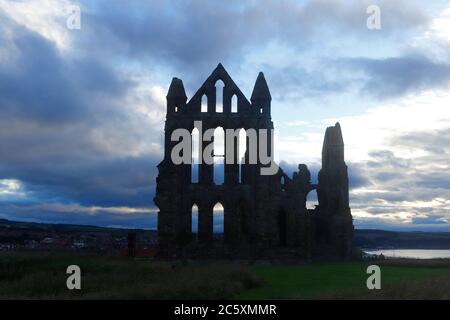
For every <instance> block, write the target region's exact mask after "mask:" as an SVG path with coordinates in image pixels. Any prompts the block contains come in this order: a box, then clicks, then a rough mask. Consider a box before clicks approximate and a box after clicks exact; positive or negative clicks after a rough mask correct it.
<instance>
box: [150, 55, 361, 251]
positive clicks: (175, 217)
mask: <svg viewBox="0 0 450 320" xmlns="http://www.w3.org/2000/svg"><path fill="white" fill-rule="evenodd" d="M271 100H272V97H271V94H270V90H269V87H268V85H267V82H266V79H265V77H264V75H263V73H259V75H258V76H257V79H256V82H255V85H254V89H253V92H252V94H251V98H250V101H249V100H248V99H247V98H246V97H245V96H244V94H243V93H242V92H241V90H240V89H239V88H238V86H237V85H236V84H235V82H234V81H233V80H232V79H231V77H230V76H229V74H228V73H227V71H226V70H225V69H224V67H223V66H222V65H221V64H219V65H218V66H217V67H216V68H215V69H214V71H213V72H212V73H211V75H210V76H209V77H208V78H207V79H206V81H205V82H204V83H203V84H202V86H201V87H200V88H199V89H198V90H197V92H196V93H195V94H194V95H193V96H192V97H191V99H190V100H189V101H188V99H187V96H186V92H185V89H184V86H183V82H182V80H180V79H178V78H173V80H172V83H171V84H170V87H169V91H168V93H167V114H166V122H165V129H164V132H165V138H164V141H165V142H164V150H165V153H164V159H163V160H162V161H161V163H160V164H159V165H158V172H159V174H158V177H157V187H156V196H155V199H154V200H155V203H156V205H157V206H158V208H159V214H158V252H159V254H160V255H161V256H164V257H182V256H189V257H218V256H220V257H224V256H228V257H248V258H251V257H261V256H265V257H275V256H277V255H279V254H283V255H292V256H297V257H300V258H310V257H314V256H333V257H341V258H348V257H349V256H350V254H351V246H352V244H351V243H352V237H353V224H352V217H351V213H350V208H349V199H348V178H347V167H346V165H345V162H344V144H343V140H342V133H341V130H340V127H339V124H337V125H336V126H335V127H330V128H328V129H327V132H326V135H325V141H324V147H323V154H322V158H323V161H322V162H323V163H322V170H321V172H320V175H319V184H318V185H314V184H312V183H311V175H310V173H309V170H308V168H307V167H306V165H299V171H298V172H295V173H294V174H293V176H292V177H289V176H288V175H287V174H285V173H284V171H283V170H282V169H281V168H278V167H277V166H275V170H274V171H273V172H270V171H271V170H269V172H270V173H269V174H262V172H264V170H267V169H270V168H272V169H273V167H272V166H271V164H270V163H268V162H267V161H265V160H267V159H263V158H261V157H260V154H261V152H262V153H263V154H266V155H267V156H273V155H272V147H274V146H273V139H272V136H271V130H272V129H273V122H272V119H271ZM177 129H183V130H184V132H187V133H188V138H189V148H188V149H187V151H186V149H183V150H182V151H181V152H180V154H179V156H180V157H182V158H183V159H188V160H191V161H187V162H186V161H182V162H177V161H174V159H173V155H172V152H173V151H174V150H176V149H177V148H176V146H177V144H179V143H180V141H179V140H180V139H181V135H179V134H178V131H177ZM208 129H215V130H223V135H222V138H221V136H220V135H219V134H218V133H216V131H213V132H214V134H208V132H209V133H210V132H211V131H212V130H208ZM194 133H197V134H194ZM219 133H220V131H219ZM229 133H230V134H229ZM191 137H192V138H193V139H191ZM199 137H201V138H202V139H199ZM197 140H198V141H197ZM220 140H222V141H220ZM230 142H233V143H232V144H229V143H230ZM194 145H197V148H198V152H199V153H198V156H197V154H195V153H194V152H193V150H194ZM240 145H241V146H243V148H244V149H245V152H243V150H240V148H239V146H240ZM211 146H213V147H212V148H211ZM230 148H232V150H230ZM241 149H242V148H241ZM230 151H232V152H230ZM204 154H210V155H211V156H210V158H211V159H210V161H206V160H205V159H203V158H202V156H203V155H204ZM265 172H267V171H265ZM312 190H317V192H318V198H319V205H318V206H317V207H316V208H315V209H313V210H311V209H310V210H307V209H306V198H307V195H308V193H309V192H310V191H312ZM218 203H220V204H221V205H222V206H223V209H224V216H223V237H218V236H214V232H213V226H214V224H215V213H214V211H213V208H214V206H215V205H216V204H218ZM194 206H196V207H197V208H198V228H197V232H196V233H194V232H193V231H192V230H193V228H192V221H193V219H192V215H193V207H194Z"/></svg>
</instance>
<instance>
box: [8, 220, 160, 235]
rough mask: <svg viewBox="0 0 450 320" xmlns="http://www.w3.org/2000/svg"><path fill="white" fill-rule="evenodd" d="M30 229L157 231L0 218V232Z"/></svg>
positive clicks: (119, 231) (118, 231) (55, 231)
mask: <svg viewBox="0 0 450 320" xmlns="http://www.w3.org/2000/svg"><path fill="white" fill-rule="evenodd" d="M5 228H6V229H10V228H14V229H24V230H25V229H29V230H35V231H47V232H54V233H58V232H62V233H68V232H108V233H111V232H112V233H116V232H117V233H121V234H122V233H128V232H136V233H141V232H145V233H153V232H156V231H152V230H144V229H125V228H109V227H98V226H91V225H77V224H53V223H38V222H22V221H12V220H6V219H0V232H1V230H2V229H5Z"/></svg>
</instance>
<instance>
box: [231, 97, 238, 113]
mask: <svg viewBox="0 0 450 320" xmlns="http://www.w3.org/2000/svg"><path fill="white" fill-rule="evenodd" d="M237 101H238V99H237V96H236V95H235V94H233V96H232V97H231V112H232V113H236V112H238V102H237Z"/></svg>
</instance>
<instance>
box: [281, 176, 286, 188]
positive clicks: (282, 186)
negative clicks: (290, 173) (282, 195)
mask: <svg viewBox="0 0 450 320" xmlns="http://www.w3.org/2000/svg"><path fill="white" fill-rule="evenodd" d="M280 185H281V190H282V191H284V190H285V189H286V178H285V176H281V179H280Z"/></svg>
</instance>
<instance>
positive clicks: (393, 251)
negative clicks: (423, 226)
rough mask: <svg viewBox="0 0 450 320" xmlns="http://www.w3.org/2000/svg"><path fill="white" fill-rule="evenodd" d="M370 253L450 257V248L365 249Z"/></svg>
mask: <svg viewBox="0 0 450 320" xmlns="http://www.w3.org/2000/svg"><path fill="white" fill-rule="evenodd" d="M364 251H365V252H367V253H368V254H376V255H380V254H383V255H384V256H385V257H389V258H414V259H436V258H450V250H434V249H380V250H364Z"/></svg>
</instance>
